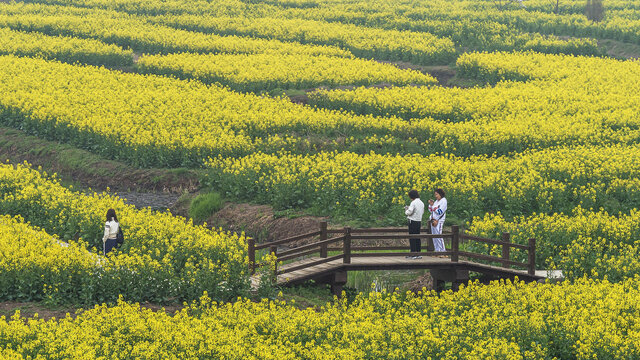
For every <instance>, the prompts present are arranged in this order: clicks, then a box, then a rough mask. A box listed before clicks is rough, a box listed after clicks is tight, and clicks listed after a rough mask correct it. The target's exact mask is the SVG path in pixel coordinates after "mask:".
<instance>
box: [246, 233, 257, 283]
mask: <svg viewBox="0 0 640 360" xmlns="http://www.w3.org/2000/svg"><path fill="white" fill-rule="evenodd" d="M247 255H248V257H249V274H250V275H253V274H255V273H256V240H255V239H254V238H247Z"/></svg>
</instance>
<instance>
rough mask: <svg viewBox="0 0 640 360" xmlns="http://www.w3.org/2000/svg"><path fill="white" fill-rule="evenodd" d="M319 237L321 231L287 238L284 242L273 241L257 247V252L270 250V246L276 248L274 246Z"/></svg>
mask: <svg viewBox="0 0 640 360" xmlns="http://www.w3.org/2000/svg"><path fill="white" fill-rule="evenodd" d="M318 235H320V231H314V232H310V233H306V234H302V235H297V236H292V237H290V238H286V239H282V240H278V241H271V242H268V243H264V244H260V245H256V250H259V249H264V248H268V247H269V246H274V245H282V244H286V243H288V242H292V241H296V240H302V239H304V238H308V237H314V236H318Z"/></svg>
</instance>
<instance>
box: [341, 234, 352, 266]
mask: <svg viewBox="0 0 640 360" xmlns="http://www.w3.org/2000/svg"><path fill="white" fill-rule="evenodd" d="M343 244H344V249H343V250H344V251H343V252H344V258H343V260H342V262H343V263H345V264H351V228H350V227H345V228H344V241H343Z"/></svg>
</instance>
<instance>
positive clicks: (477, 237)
mask: <svg viewBox="0 0 640 360" xmlns="http://www.w3.org/2000/svg"><path fill="white" fill-rule="evenodd" d="M460 238H461V239H465V240H473V241H478V242H482V243H486V244H494V245H504V246H509V247H512V248H516V249H522V250H529V246H527V245H520V244H516V243H511V242H504V241H500V240H494V239H485V238H481V237H479V236H472V235H466V234H460Z"/></svg>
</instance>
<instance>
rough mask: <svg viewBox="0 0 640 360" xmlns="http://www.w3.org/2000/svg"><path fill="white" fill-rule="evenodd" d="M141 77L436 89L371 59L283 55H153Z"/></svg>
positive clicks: (256, 86)
mask: <svg viewBox="0 0 640 360" xmlns="http://www.w3.org/2000/svg"><path fill="white" fill-rule="evenodd" d="M136 68H137V69H138V71H139V72H141V73H147V74H158V75H174V76H177V77H179V78H183V79H197V80H200V81H202V82H204V83H208V84H214V83H215V84H220V85H223V86H228V87H229V88H231V89H233V90H236V91H245V92H260V91H269V90H274V89H309V88H314V87H318V86H330V87H336V86H341V85H372V84H380V83H387V84H394V85H409V84H415V85H433V84H435V83H437V80H436V79H435V78H433V77H432V76H429V75H425V74H422V73H420V72H419V71H415V70H401V69H399V68H397V67H395V66H393V65H390V64H381V63H379V62H375V61H372V60H362V59H349V58H341V57H332V56H306V55H283V54H275V53H268V54H254V55H246V54H206V55H204V54H193V53H180V54H170V55H164V56H163V55H149V56H144V57H141V58H140V59H139V60H138V62H137V63H136Z"/></svg>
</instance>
